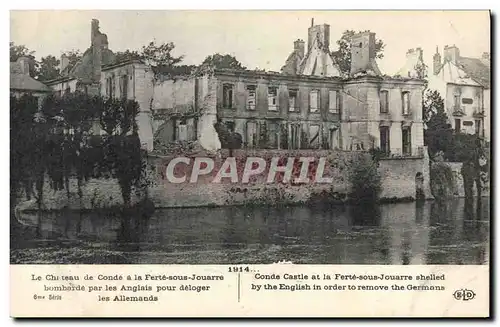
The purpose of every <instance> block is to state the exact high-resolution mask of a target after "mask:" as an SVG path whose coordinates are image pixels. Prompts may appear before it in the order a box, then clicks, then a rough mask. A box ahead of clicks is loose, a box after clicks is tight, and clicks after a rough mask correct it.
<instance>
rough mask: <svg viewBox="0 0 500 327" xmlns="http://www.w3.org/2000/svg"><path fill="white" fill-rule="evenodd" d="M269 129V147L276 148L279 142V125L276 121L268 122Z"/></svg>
mask: <svg viewBox="0 0 500 327" xmlns="http://www.w3.org/2000/svg"><path fill="white" fill-rule="evenodd" d="M268 127H269V130H268V135H269V144H268V145H269V147H270V148H271V149H277V148H278V143H279V133H280V126H279V124H278V123H276V122H270V123H269V124H268Z"/></svg>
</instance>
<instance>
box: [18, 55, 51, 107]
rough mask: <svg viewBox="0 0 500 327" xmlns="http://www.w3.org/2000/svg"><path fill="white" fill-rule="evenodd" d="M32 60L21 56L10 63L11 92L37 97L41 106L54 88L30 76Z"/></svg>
mask: <svg viewBox="0 0 500 327" xmlns="http://www.w3.org/2000/svg"><path fill="white" fill-rule="evenodd" d="M31 61H32V59H31V58H28V57H19V58H18V59H17V61H15V62H11V63H10V94H11V96H15V97H21V96H22V95H24V94H29V95H31V96H33V97H35V99H36V100H37V103H38V107H40V106H41V105H42V103H43V99H44V98H45V97H46V96H47V95H48V94H50V93H51V92H52V89H51V88H50V87H48V86H47V85H45V84H43V83H42V82H40V81H38V80H36V79H34V78H33V77H31V76H30V62H31Z"/></svg>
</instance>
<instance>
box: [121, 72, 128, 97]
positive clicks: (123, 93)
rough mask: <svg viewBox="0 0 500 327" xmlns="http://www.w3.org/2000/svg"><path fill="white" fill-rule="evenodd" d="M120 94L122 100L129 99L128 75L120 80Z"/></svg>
mask: <svg viewBox="0 0 500 327" xmlns="http://www.w3.org/2000/svg"><path fill="white" fill-rule="evenodd" d="M120 94H121V96H122V99H127V98H128V76H127V75H123V76H122V77H121V78H120Z"/></svg>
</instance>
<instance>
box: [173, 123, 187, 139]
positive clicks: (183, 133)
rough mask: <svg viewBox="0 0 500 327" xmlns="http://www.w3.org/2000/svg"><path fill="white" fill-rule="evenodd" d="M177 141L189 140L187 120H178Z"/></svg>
mask: <svg viewBox="0 0 500 327" xmlns="http://www.w3.org/2000/svg"><path fill="white" fill-rule="evenodd" d="M176 140H177V141H186V140H187V125H186V120H185V119H181V120H177V135H176Z"/></svg>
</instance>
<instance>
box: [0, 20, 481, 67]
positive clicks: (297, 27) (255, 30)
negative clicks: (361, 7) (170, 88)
mask: <svg viewBox="0 0 500 327" xmlns="http://www.w3.org/2000/svg"><path fill="white" fill-rule="evenodd" d="M92 18H97V19H99V21H100V30H101V32H103V33H105V34H107V35H108V41H109V48H110V49H111V50H113V51H123V50H125V49H140V48H141V46H142V45H144V44H146V43H148V42H149V41H151V40H153V39H156V40H157V41H158V42H164V41H165V42H167V41H168V42H169V41H172V42H174V43H175V46H176V48H175V50H174V54H175V55H181V54H182V55H185V60H184V63H185V64H199V63H201V62H202V61H203V59H204V58H205V57H206V56H207V55H210V54H214V53H216V52H219V53H229V54H232V55H234V56H235V57H236V58H237V59H238V60H239V61H240V62H242V64H243V65H244V66H247V67H248V68H250V69H253V68H256V67H259V68H261V69H262V68H264V69H267V70H275V71H279V69H280V68H281V66H282V65H283V64H284V62H285V59H286V58H287V56H288V55H289V54H290V52H291V51H292V49H293V41H294V40H296V39H298V38H301V39H303V40H305V41H306V42H307V28H308V27H309V26H310V24H311V18H314V21H315V24H329V25H330V34H331V35H330V37H331V40H330V44H331V45H330V48H331V50H335V49H336V47H337V46H336V43H335V41H336V40H337V39H339V37H340V36H341V34H342V32H343V31H344V30H346V29H353V30H367V29H369V30H371V31H373V32H375V33H376V36H377V38H381V39H382V40H384V42H385V43H386V48H385V51H384V55H385V58H384V59H382V60H379V61H378V63H379V66H380V68H381V70H382V71H383V72H384V73H387V74H394V73H395V72H396V71H397V70H398V69H399V68H401V67H402V66H403V65H404V63H405V54H406V51H407V50H408V49H409V48H415V47H421V48H423V50H424V59H425V61H426V63H427V64H428V65H429V66H432V64H431V63H432V55H433V54H434V52H435V49H436V46H439V50H440V51H441V52H442V48H443V46H444V45H446V44H450V45H451V44H455V45H457V46H458V47H459V48H460V53H461V55H463V56H471V57H480V56H481V54H482V53H483V52H489V51H490V21H489V13H488V12H486V11H475V12H474V11H447V12H442V11H392V12H391V11H385V12H384V11H379V12H374V11H357V12H354V11H114V10H113V11H111V10H110V11H104V10H100V11H12V12H11V25H10V27H11V31H10V38H11V41H13V42H15V43H16V44H24V45H26V46H27V47H28V48H29V49H30V50H34V51H36V54H35V55H36V57H37V58H38V59H39V58H40V57H42V56H46V55H48V54H52V55H55V56H57V57H59V56H60V54H61V53H62V52H63V51H67V50H73V49H80V50H81V51H85V49H87V48H88V47H89V46H90V21H91V19H92Z"/></svg>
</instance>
